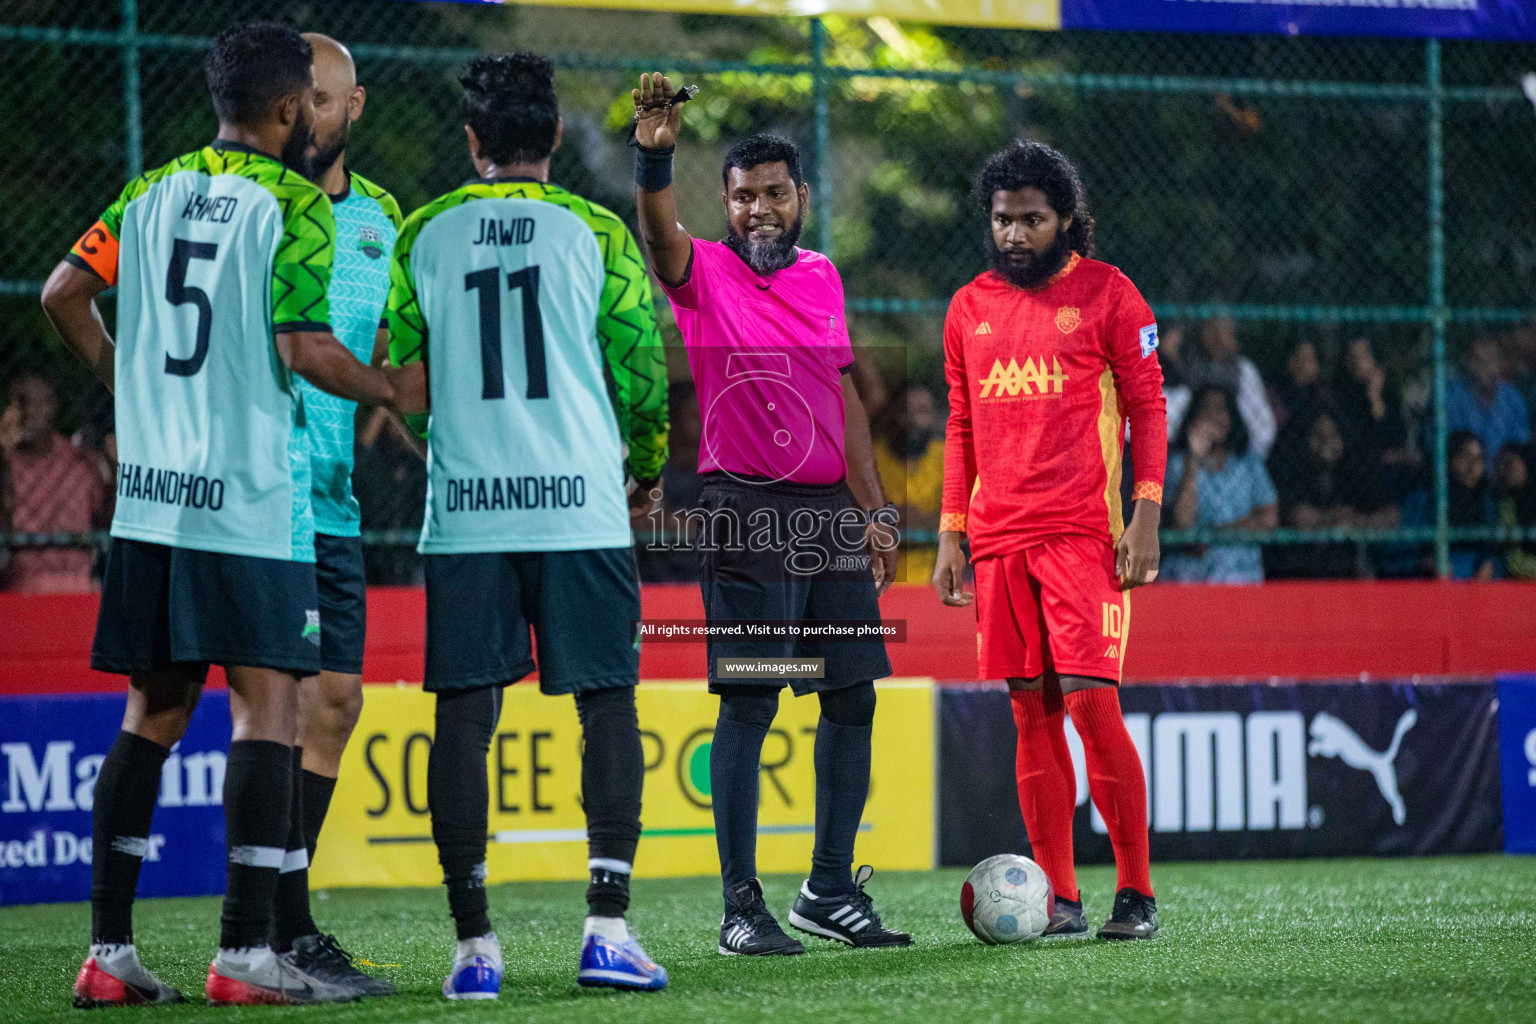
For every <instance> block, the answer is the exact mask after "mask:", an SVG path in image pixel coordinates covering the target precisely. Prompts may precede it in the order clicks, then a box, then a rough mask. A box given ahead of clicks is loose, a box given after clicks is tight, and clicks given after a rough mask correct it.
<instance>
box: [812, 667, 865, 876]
mask: <svg viewBox="0 0 1536 1024" xmlns="http://www.w3.org/2000/svg"><path fill="white" fill-rule="evenodd" d="M820 697H821V720H820V721H819V722H817V724H816V750H815V754H814V760H815V764H816V846H815V848H814V850H813V851H812V853H811V877H810V888H811V891H812V892H814V893H815V894H816V895H817V896H841V895H843V894H844V893H848V892H852V891H853V873H852V868H853V844H854V840H855V839H856V838H857V837H858V833H859V822H860V820H861V819H862V818H863V816H864V802H865V800H866V799H867V798H868V797H869V763H870V739H871V737H872V735H873V733H874V726H873V723H874V720H875V686H874V684H873V683H858V684H856V685H854V686H848V687H844V688H843V689H839V690H827V691H823V692H822V693H821V694H820Z"/></svg>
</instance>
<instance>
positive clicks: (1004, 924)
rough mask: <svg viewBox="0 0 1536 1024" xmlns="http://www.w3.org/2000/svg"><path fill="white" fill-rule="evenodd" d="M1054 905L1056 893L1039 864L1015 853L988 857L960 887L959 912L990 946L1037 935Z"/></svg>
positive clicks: (1048, 921) (977, 934)
mask: <svg viewBox="0 0 1536 1024" xmlns="http://www.w3.org/2000/svg"><path fill="white" fill-rule="evenodd" d="M1055 909H1056V894H1055V893H1054V892H1052V891H1051V883H1050V880H1049V879H1048V878H1046V877H1045V872H1044V871H1043V870H1042V869H1041V867H1040V865H1039V864H1036V863H1035V862H1034V861H1032V860H1030V859H1029V858H1028V857H1020V856H1019V855H1018V854H1016V853H1000V854H998V855H997V856H996V857H988V858H987V859H986V860H984V861H982V862H981V863H980V864H977V865H976V866H975V867H974V868H972V869H971V873H970V874H968V875H966V876H965V885H963V886H962V887H961V889H960V913H961V914H962V915H963V916H964V917H965V923H966V925H967V926H968V927H969V928H970V929H971V931H972V932H974V933H975V935H976V937H977V938H978V939H980V940H981V941H982V942H985V943H986V944H987V945H989V946H997V945H1001V944H1003V943H1007V942H1022V941H1023V940H1025V939H1033V938H1038V937H1039V936H1040V934H1041V933H1042V932H1044V931H1045V926H1046V925H1047V924H1049V923H1050V921H1051V913H1052V911H1054V910H1055Z"/></svg>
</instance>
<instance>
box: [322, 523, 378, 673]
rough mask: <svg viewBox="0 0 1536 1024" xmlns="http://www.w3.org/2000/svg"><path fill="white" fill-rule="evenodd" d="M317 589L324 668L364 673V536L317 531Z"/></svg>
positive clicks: (365, 598) (365, 624)
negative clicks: (348, 535) (341, 535)
mask: <svg viewBox="0 0 1536 1024" xmlns="http://www.w3.org/2000/svg"><path fill="white" fill-rule="evenodd" d="M315 588H316V590H317V591H318V592H319V597H320V669H321V671H323V672H340V673H342V674H344V675H353V676H355V675H361V674H362V671H363V638H364V637H365V636H366V635H367V632H368V585H367V583H366V581H365V580H364V578H363V541H362V538H361V537H333V536H331V535H330V534H325V533H317V534H315Z"/></svg>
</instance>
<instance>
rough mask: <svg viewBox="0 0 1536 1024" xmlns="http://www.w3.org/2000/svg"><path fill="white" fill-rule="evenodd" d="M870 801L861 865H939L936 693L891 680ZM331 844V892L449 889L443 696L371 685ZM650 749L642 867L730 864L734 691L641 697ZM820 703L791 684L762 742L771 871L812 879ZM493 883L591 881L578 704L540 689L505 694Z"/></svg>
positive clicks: (669, 688) (317, 874) (331, 824)
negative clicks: (437, 703)
mask: <svg viewBox="0 0 1536 1024" xmlns="http://www.w3.org/2000/svg"><path fill="white" fill-rule="evenodd" d="M876 688H877V690H878V691H879V704H880V710H879V713H878V715H877V718H876V722H875V730H874V764H873V771H872V777H871V782H870V795H869V803H868V805H867V806H866V807H865V811H864V821H863V823H862V825H861V826H860V831H859V837H858V842H857V845H856V847H855V857H856V859H857V863H860V864H866V863H867V864H871V865H874V866H875V867H877V868H885V869H890V870H906V871H910V870H926V869H927V868H930V867H932V866H933V863H934V830H935V823H934V797H933V785H934V776H935V765H934V756H935V749H934V748H935V743H934V701H935V699H936V698H935V695H934V685H933V683H932V682H930V681H928V680H923V681H900V680H892V681H888V682H883V683H879V684H877V686H876ZM366 690H367V697H366V699H365V700H364V701H363V715H362V719H361V721H359V722H358V725H357V730H356V732H354V733H353V735H352V742H351V743H349V744H348V745H347V752H346V756H345V758H344V760H343V762H342V768H341V777H340V781H339V782H338V784H337V787H336V794H335V796H334V798H333V799H332V801H331V811H330V815H329V816H328V817H327V818H326V822H325V831H324V832H322V833H321V836H320V847H319V852H318V853H317V854H316V856H315V864H314V867H313V868H312V875H311V880H312V883H313V884H314V885H315V886H317V887H321V886H344V885H437V884H438V883H440V882H441V881H442V868H441V867H439V866H438V863H437V849H436V847H434V846H433V845H432V826H431V820H430V819H429V817H428V815H427V755H428V753H429V752H430V751H431V749H432V709H433V698H432V696H431V695H430V694H426V693H423V692H422V691H421V690H420V688H418V687H405V686H400V687H394V686H369V687H367V688H366ZM636 704H637V706H638V710H639V714H640V730H641V734H642V736H641V739H642V746H643V749H644V751H645V765H646V776H645V797H644V809H643V811H642V824H643V826H644V831H643V833H642V836H641V841H640V850H639V853H638V855H637V856H636V859H635V874H636V875H638V876H641V877H645V876H651V877H656V876H664V875H712V874H716V873H718V872H719V870H720V862H719V859H718V855H717V854H716V852H715V829H714V818H713V816H712V812H711V810H710V794H709V746H710V739H711V737H712V735H713V733H714V725H715V718H716V716H717V715H718V714H719V710H720V698H718V697H716V696H713V695H712V694H710V693H709V692H708V691H707V690H706V689H705V686H704V683H702V682H698V683H645V684H644V685H642V686H641V687H640V688H639V689H638V690H637V691H636ZM819 715H820V705H819V703H818V702H817V701H816V699H815V698H814V697H807V698H799V699H796V698H793V697H791V696H790V695H789V693H788V691H787V690H786V691H785V693H784V696H783V697H782V698H781V699H780V702H779V715H778V718H777V719H776V720H775V721H774V723H773V728H772V730H771V731H770V732H769V734H768V739H767V741H766V742H765V743H764V744H763V756H762V775H761V779H760V784H761V805H760V811H759V817H758V821H759V825H758V852H757V863H758V868H759V870H761V871H763V872H765V873H768V872H800V873H805V872H807V871H809V870H810V863H811V846H812V843H813V840H814V838H815V836H814V826H815V818H816V779H815V767H814V765H813V764H812V758H811V755H812V749H813V747H814V744H815V740H816V721H817V718H818V717H819ZM488 766H489V771H490V782H491V818H490V837H491V844H490V850H489V852H488V854H487V857H486V871H487V874H488V879H487V880H488V881H490V882H491V883H496V882H512V881H523V880H542V879H573V878H585V877H586V876H587V853H586V845H585V844H586V831H585V819H584V818H583V816H582V810H581V728H580V725H579V724H578V722H577V720H576V706H575V702H574V701H572V700H571V698H569V697H545V696H543V695H542V694H540V693H539V691H538V688H537V687H536V686H533V685H530V684H523V685H519V686H514V687H512V688H510V689H509V690H508V691H507V695H506V701H505V704H504V706H503V708H502V712H501V725H500V727H499V728H498V729H497V731H496V734H495V736H494V737H493V738H492V740H491V750H490V756H489V762H488Z"/></svg>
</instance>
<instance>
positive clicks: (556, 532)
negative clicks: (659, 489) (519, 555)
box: [389, 178, 667, 554]
mask: <svg viewBox="0 0 1536 1024" xmlns="http://www.w3.org/2000/svg"><path fill="white" fill-rule="evenodd" d="M389 328H390V354H391V358H392V361H393V362H394V363H395V364H396V365H405V364H406V363H408V362H412V361H415V360H425V361H426V362H427V363H428V365H429V366H430V367H431V371H430V374H429V377H430V392H431V416H430V424H429V425H428V426H427V428H426V431H425V434H426V437H427V442H428V455H427V466H428V483H427V509H426V519H425V522H424V524H423V526H422V534H421V544H420V546H419V550H420V551H421V552H422V553H423V554H455V553H465V552H493V551H574V550H583V549H595V548H628V547H629V546H630V544H631V541H632V536H631V532H630V526H629V515H628V510H627V507H626V503H625V469H626V464H627V468H628V471H629V473H630V475H632V476H633V477H634V478H635V479H636V480H638V481H652V480H655V479H656V477H658V476H659V475H660V473H661V468H662V465H663V463H664V462H665V461H666V451H667V445H666V441H667V373H666V360H665V355H664V352H663V350H662V347H661V343H660V337H659V335H658V333H657V330H656V318H655V310H654V308H653V306H652V304H651V288H650V282H649V279H648V278H647V277H646V271H645V263H644V261H643V259H642V258H641V256H640V251H639V248H638V247H637V246H636V244H635V240H634V237H633V236H632V235H631V234H630V232H629V229H628V228H627V227H625V225H624V223H623V221H621V220H620V219H619V218H618V217H617V216H615V215H614V214H612V213H610V212H609V211H608V210H605V209H603V208H602V207H600V206H598V205H596V204H594V203H591V202H588V201H587V200H585V199H583V198H581V197H580V196H577V195H574V194H573V193H571V192H568V191H566V190H565V189H563V188H561V187H559V186H558V185H551V184H546V183H543V182H539V181H534V180H530V179H522V178H519V179H492V180H488V181H479V182H472V183H470V184H467V185H465V186H463V187H462V188H459V189H457V190H456V191H454V192H450V193H448V194H447V195H445V196H443V197H441V198H440V199H438V200H436V201H435V202H433V203H431V204H429V205H427V206H425V207H423V208H422V209H420V210H418V211H416V212H415V213H413V214H412V215H411V216H410V217H409V218H408V219H407V220H406V223H405V228H404V230H402V231H401V233H400V239H399V241H398V243H397V244H396V246H395V256H394V261H393V264H392V266H391V270H390V296H389ZM610 387H611V393H610ZM413 426H414V427H416V428H417V429H418V430H420V429H421V426H422V424H421V423H420V422H415V423H413ZM626 451H627V463H626V454H625V453H626Z"/></svg>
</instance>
